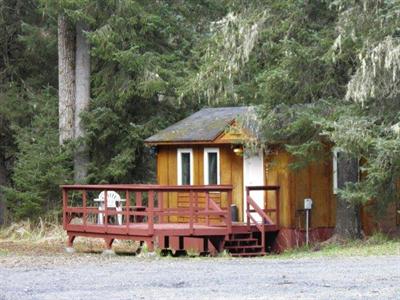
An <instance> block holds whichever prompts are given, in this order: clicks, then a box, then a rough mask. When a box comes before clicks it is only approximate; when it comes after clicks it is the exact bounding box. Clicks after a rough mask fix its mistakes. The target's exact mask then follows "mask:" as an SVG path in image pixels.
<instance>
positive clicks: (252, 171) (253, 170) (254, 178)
mask: <svg viewBox="0 0 400 300" xmlns="http://www.w3.org/2000/svg"><path fill="white" fill-rule="evenodd" d="M256 185H264V157H263V152H262V151H260V152H259V153H258V154H245V155H244V157H243V187H244V197H243V208H244V209H243V220H244V221H246V186H256ZM264 193H265V192H264V191H252V192H251V193H250V196H251V198H253V200H254V201H255V202H256V203H257V204H258V206H260V208H261V209H264ZM252 214H253V216H254V218H255V219H256V220H257V222H261V217H260V215H259V214H257V213H252Z"/></svg>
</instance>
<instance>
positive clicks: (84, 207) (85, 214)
mask: <svg viewBox="0 0 400 300" xmlns="http://www.w3.org/2000/svg"><path fill="white" fill-rule="evenodd" d="M86 200H87V198H86V190H82V206H83V226H85V227H86V223H87V209H86Z"/></svg>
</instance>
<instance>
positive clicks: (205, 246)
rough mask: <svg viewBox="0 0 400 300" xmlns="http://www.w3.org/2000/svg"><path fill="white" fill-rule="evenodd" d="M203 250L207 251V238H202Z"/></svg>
mask: <svg viewBox="0 0 400 300" xmlns="http://www.w3.org/2000/svg"><path fill="white" fill-rule="evenodd" d="M203 252H205V253H208V238H204V239H203Z"/></svg>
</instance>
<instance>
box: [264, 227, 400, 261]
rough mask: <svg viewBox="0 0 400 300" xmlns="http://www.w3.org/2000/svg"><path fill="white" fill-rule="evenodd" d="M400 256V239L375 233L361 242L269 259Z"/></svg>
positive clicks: (322, 245) (323, 245) (313, 247)
mask: <svg viewBox="0 0 400 300" xmlns="http://www.w3.org/2000/svg"><path fill="white" fill-rule="evenodd" d="M379 255H400V239H390V238H389V237H387V236H386V235H384V234H382V233H376V234H374V235H372V236H370V237H367V238H365V239H362V240H350V241H341V242H335V243H320V244H316V245H310V246H308V247H306V246H304V247H300V248H296V249H291V250H287V251H285V252H284V253H281V254H280V255H272V256H269V257H275V258H276V257H279V258H301V257H320V256H328V257H329V256H332V257H335V256H379Z"/></svg>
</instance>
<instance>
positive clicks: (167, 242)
mask: <svg viewBox="0 0 400 300" xmlns="http://www.w3.org/2000/svg"><path fill="white" fill-rule="evenodd" d="M164 248H165V249H167V248H169V236H168V235H166V236H164Z"/></svg>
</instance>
